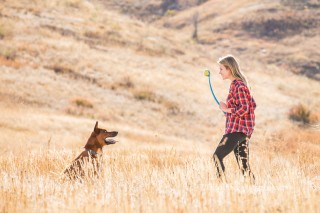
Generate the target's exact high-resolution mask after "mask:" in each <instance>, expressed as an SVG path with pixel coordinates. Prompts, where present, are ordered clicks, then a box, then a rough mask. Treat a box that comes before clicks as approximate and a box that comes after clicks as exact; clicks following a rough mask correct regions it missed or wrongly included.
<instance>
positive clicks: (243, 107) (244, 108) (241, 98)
mask: <svg viewBox="0 0 320 213" xmlns="http://www.w3.org/2000/svg"><path fill="white" fill-rule="evenodd" d="M248 96H249V91H248V89H247V88H246V87H244V86H240V87H238V88H236V90H235V94H234V97H235V103H236V105H235V107H233V108H231V113H232V114H235V115H237V116H239V117H242V116H244V115H246V114H248V113H249V110H250V100H249V98H248Z"/></svg>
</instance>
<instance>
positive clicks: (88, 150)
mask: <svg viewBox="0 0 320 213" xmlns="http://www.w3.org/2000/svg"><path fill="white" fill-rule="evenodd" d="M86 151H87V152H88V153H89V154H90V155H92V156H94V155H97V154H98V153H96V152H95V151H93V150H91V149H86Z"/></svg>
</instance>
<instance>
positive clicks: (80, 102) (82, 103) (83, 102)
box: [72, 97, 93, 108]
mask: <svg viewBox="0 0 320 213" xmlns="http://www.w3.org/2000/svg"><path fill="white" fill-rule="evenodd" d="M72 103H73V104H74V105H76V106H78V107H83V108H93V104H92V103H91V101H89V100H87V99H85V98H81V97H77V98H74V99H73V100H72Z"/></svg>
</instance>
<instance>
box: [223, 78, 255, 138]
mask: <svg viewBox="0 0 320 213" xmlns="http://www.w3.org/2000/svg"><path fill="white" fill-rule="evenodd" d="M256 106H257V105H256V103H255V101H254V99H253V97H252V96H251V95H250V91H249V89H248V87H247V86H246V85H245V83H244V82H243V81H241V80H234V81H232V83H231V85H230V89H229V94H228V98H227V107H228V108H231V113H227V119H226V131H225V134H228V133H232V132H243V133H244V134H246V135H248V136H250V135H251V134H252V132H253V130H254V125H255V115H254V110H255V108H256Z"/></svg>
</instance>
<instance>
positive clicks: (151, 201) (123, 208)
mask: <svg viewBox="0 0 320 213" xmlns="http://www.w3.org/2000/svg"><path fill="white" fill-rule="evenodd" d="M105 151H106V153H105V154H104V165H105V166H104V171H103V173H102V177H101V178H100V179H94V178H93V179H85V181H83V182H78V181H76V182H62V181H61V180H60V174H61V171H63V169H64V167H65V166H66V165H68V164H69V163H70V161H71V159H72V156H74V155H75V152H74V151H68V150H52V149H42V150H38V151H35V150H33V151H29V152H25V151H20V152H17V153H14V154H13V153H5V155H2V156H1V158H0V165H1V171H2V172H1V175H0V180H1V193H0V198H1V202H0V205H1V209H2V212H34V211H41V212H43V211H50V212H56V211H67V212H70V211H82V212H96V211H108V212H132V211H133V212H137V211H139V212H159V211H161V212H177V211H178V212H212V211H219V212H239V211H245V212H274V211H281V212H305V211H306V212H317V211H318V209H319V207H320V206H319V202H318V200H319V191H320V179H319V176H318V175H316V174H319V172H320V171H319V162H318V161H316V162H314V163H313V164H310V159H309V160H308V162H304V161H303V160H302V162H301V159H299V155H297V156H295V157H293V158H285V157H281V156H279V155H276V154H275V153H273V155H275V156H274V157H271V153H270V152H266V151H261V152H259V153H255V157H254V158H253V159H252V163H253V162H254V163H253V168H254V171H255V175H256V177H257V182H256V184H255V185H250V184H248V183H246V181H244V180H243V179H242V177H241V175H240V174H239V173H238V172H237V166H236V164H235V159H231V158H228V159H227V161H226V165H227V166H228V171H227V175H228V179H229V183H219V182H218V181H217V180H216V178H215V174H214V168H213V163H212V162H211V158H210V156H211V152H210V151H205V150H202V151H199V150H198V151H193V150H175V149H165V150H159V149H151V148H147V149H142V148H140V149H135V150H132V149H128V148H125V147H122V148H118V149H113V150H112V151H110V150H105ZM310 158H313V157H310ZM306 163H308V165H309V167H310V168H312V167H314V168H313V170H314V175H307V174H306V173H305V172H304V168H303V167H302V166H301V165H305V164H306ZM226 206H227V208H226Z"/></svg>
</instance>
